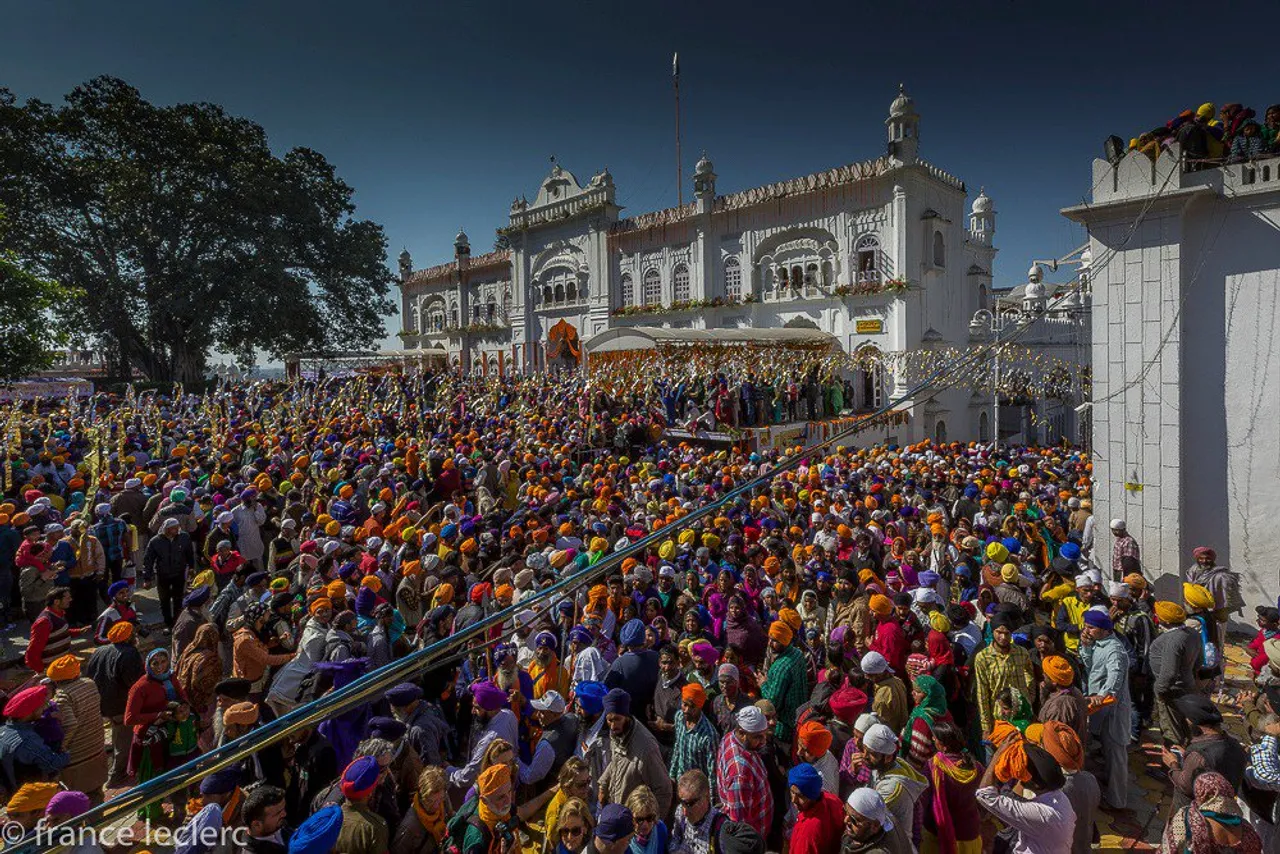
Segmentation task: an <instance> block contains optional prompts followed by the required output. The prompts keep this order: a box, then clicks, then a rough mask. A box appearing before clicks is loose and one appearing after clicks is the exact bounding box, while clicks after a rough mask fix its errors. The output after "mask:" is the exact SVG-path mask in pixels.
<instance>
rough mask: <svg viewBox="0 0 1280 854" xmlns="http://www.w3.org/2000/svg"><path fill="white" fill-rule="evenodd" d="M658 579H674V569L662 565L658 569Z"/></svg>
mask: <svg viewBox="0 0 1280 854" xmlns="http://www.w3.org/2000/svg"><path fill="white" fill-rule="evenodd" d="M658 577H659V578H675V577H676V568H675V567H674V566H672V565H671V564H669V563H664V564H663V565H662V566H660V567H658Z"/></svg>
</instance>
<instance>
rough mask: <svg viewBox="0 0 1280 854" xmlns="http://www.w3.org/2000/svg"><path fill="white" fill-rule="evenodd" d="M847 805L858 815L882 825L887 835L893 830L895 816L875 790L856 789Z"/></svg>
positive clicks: (864, 787) (865, 787) (868, 788)
mask: <svg viewBox="0 0 1280 854" xmlns="http://www.w3.org/2000/svg"><path fill="white" fill-rule="evenodd" d="M845 803H846V804H848V805H849V809H851V810H853V811H854V812H856V813H857V814H858V815H860V816H862V817H863V818H865V819H867V820H869V821H874V822H875V823H876V824H878V825H880V827H881V828H883V829H884V831H885V832H886V833H888V832H890V831H892V830H893V816H892V814H890V812H889V808H888V807H887V806H885V803H884V798H882V797H880V793H879V792H877V791H876V790H875V789H872V788H870V787H867V786H863V787H862V788H861V789H854V790H853V792H852V793H851V794H850V795H849V798H848V799H847V800H846V801H845Z"/></svg>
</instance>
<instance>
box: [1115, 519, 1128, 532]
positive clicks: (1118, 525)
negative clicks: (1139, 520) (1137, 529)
mask: <svg viewBox="0 0 1280 854" xmlns="http://www.w3.org/2000/svg"><path fill="white" fill-rule="evenodd" d="M1125 527H1126V526H1125V524H1124V520H1123V519H1112V520H1111V530H1113V531H1123V530H1125Z"/></svg>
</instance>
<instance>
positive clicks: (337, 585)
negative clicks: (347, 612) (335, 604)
mask: <svg viewBox="0 0 1280 854" xmlns="http://www.w3.org/2000/svg"><path fill="white" fill-rule="evenodd" d="M324 595H326V596H328V597H329V598H330V599H346V598H347V585H346V583H345V582H342V581H330V582H329V583H328V584H326V585H325V587H324Z"/></svg>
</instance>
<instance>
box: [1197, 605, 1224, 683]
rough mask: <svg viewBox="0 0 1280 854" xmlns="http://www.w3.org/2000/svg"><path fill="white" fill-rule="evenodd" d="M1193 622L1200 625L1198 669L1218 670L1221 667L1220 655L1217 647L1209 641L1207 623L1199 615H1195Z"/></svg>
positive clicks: (1206, 620)
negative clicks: (1201, 647)
mask: <svg viewBox="0 0 1280 854" xmlns="http://www.w3.org/2000/svg"><path fill="white" fill-rule="evenodd" d="M1195 620H1196V622H1198V623H1199V624H1200V642H1201V644H1203V650H1202V651H1201V655H1200V669H1202V670H1218V669H1220V668H1221V667H1222V653H1220V652H1219V651H1218V645H1217V644H1216V643H1214V642H1213V641H1212V640H1210V639H1209V621H1208V619H1207V618H1205V617H1204V616H1203V615H1201V614H1196V615H1195Z"/></svg>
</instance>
